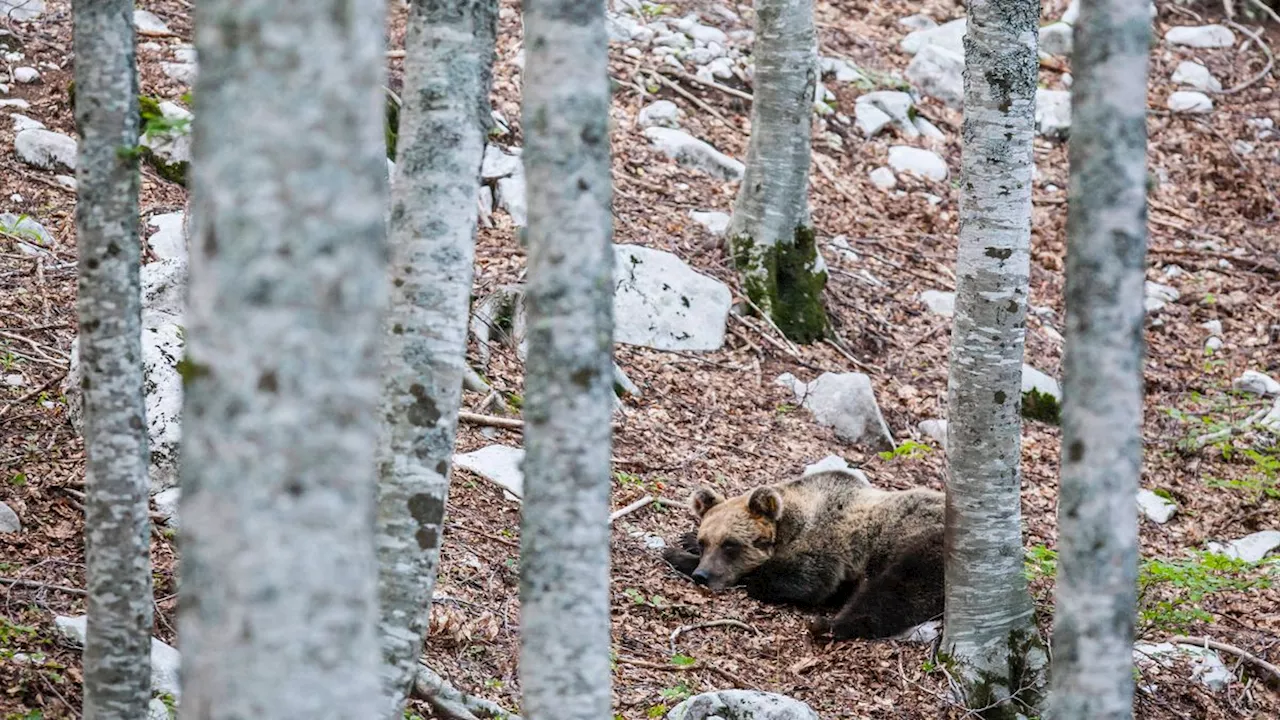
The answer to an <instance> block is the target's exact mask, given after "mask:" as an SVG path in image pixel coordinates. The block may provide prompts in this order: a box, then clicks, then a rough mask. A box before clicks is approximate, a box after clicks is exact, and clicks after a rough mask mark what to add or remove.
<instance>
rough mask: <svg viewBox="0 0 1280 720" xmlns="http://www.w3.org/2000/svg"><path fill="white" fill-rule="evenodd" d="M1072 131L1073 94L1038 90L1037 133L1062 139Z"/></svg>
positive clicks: (1064, 91) (1061, 91) (1062, 91)
mask: <svg viewBox="0 0 1280 720" xmlns="http://www.w3.org/2000/svg"><path fill="white" fill-rule="evenodd" d="M1070 130H1071V93H1070V92H1069V91H1067V90H1045V89H1037V90H1036V132H1038V133H1039V134H1041V135H1043V136H1045V137H1050V138H1058V139H1062V138H1065V137H1067V135H1068V134H1069V133H1070Z"/></svg>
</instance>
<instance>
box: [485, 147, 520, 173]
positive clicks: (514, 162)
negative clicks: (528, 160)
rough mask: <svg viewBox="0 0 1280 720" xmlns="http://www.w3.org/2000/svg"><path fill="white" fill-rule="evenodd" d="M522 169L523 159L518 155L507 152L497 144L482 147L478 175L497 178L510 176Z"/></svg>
mask: <svg viewBox="0 0 1280 720" xmlns="http://www.w3.org/2000/svg"><path fill="white" fill-rule="evenodd" d="M523 170H524V161H523V160H522V159H521V157H520V155H517V154H515V153H509V152H507V151H506V150H503V149H502V148H500V147H498V146H497V145H486V146H485V147H484V158H483V159H482V160H481V161H480V177H481V178H482V179H484V180H497V179H498V178H504V177H511V176H512V175H515V174H516V173H519V172H522V171H523Z"/></svg>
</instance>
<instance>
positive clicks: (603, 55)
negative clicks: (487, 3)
mask: <svg viewBox="0 0 1280 720" xmlns="http://www.w3.org/2000/svg"><path fill="white" fill-rule="evenodd" d="M604 21H605V18H604V1H603V0H591V1H590V2H581V0H537V1H536V2H530V3H528V4H527V5H526V6H525V48H526V49H527V50H526V52H527V61H526V62H527V65H526V69H525V89H524V107H523V110H522V117H523V118H524V132H525V137H526V147H525V154H524V159H525V171H526V173H527V175H528V187H529V226H528V239H529V281H528V287H527V291H526V296H525V297H526V302H527V307H528V313H529V319H528V330H527V335H526V337H527V338H528V342H529V351H528V363H527V374H526V376H525V404H524V420H525V423H526V424H525V431H524V438H525V450H526V456H525V462H524V467H525V496H524V509H523V512H522V515H521V547H520V550H521V552H520V560H521V571H520V620H521V622H520V627H521V648H520V683H521V691H522V695H523V703H522V712H523V713H524V716H525V717H526V718H529V719H530V720H551V719H552V718H557V719H564V720H600V719H601V718H609V717H611V715H610V695H611V693H610V668H609V485H610V483H609V469H610V468H609V462H610V456H611V455H610V445H611V441H612V438H611V434H610V433H611V430H610V420H611V415H612V408H613V365H612V361H611V356H612V341H613V337H612V336H613V263H614V260H613V248H612V244H611V234H612V223H613V220H612V215H611V213H610V193H611V189H610V178H609V76H608V71H607V64H608V49H607V44H606V42H607V41H606V35H605V24H604Z"/></svg>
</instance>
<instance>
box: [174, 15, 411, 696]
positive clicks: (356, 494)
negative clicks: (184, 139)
mask: <svg viewBox="0 0 1280 720" xmlns="http://www.w3.org/2000/svg"><path fill="white" fill-rule="evenodd" d="M383 11H384V8H383V5H382V4H381V3H366V2H360V1H359V0H338V2H336V3H331V4H329V5H327V6H326V7H325V8H324V11H323V12H317V11H316V7H315V4H314V3H311V2H304V1H303V0H204V1H202V2H200V3H199V4H198V5H197V7H196V23H195V24H196V27H198V28H200V31H199V32H198V33H197V35H196V41H197V49H198V51H199V55H200V75H199V77H198V79H197V82H196V89H195V93H194V95H195V98H196V102H197V104H198V105H199V107H198V109H197V112H196V118H197V122H196V126H195V135H194V138H193V141H194V148H193V149H194V156H195V159H194V161H193V162H192V170H193V171H194V188H193V193H194V194H193V200H192V210H193V214H194V218H193V223H192V230H193V231H194V233H195V236H194V237H193V239H192V241H191V246H192V251H193V257H192V267H191V280H190V290H189V293H190V298H189V310H188V320H187V322H188V325H187V358H186V360H185V361H184V364H183V368H184V372H183V375H184V378H185V380H186V393H185V397H186V407H185V409H184V410H185V412H184V422H185V427H184V428H183V453H182V456H183V457H182V459H183V462H182V470H181V471H182V485H183V494H182V509H181V517H182V522H183V528H182V531H183V534H184V538H183V539H184V544H183V551H184V555H183V563H182V571H183V582H182V592H183V598H184V602H183V604H182V605H181V607H180V613H179V620H180V630H181V637H182V651H183V658H182V661H183V664H182V669H183V685H184V691H185V692H184V696H183V707H184V708H186V709H187V710H186V711H187V712H190V713H191V714H192V717H197V718H200V719H201V720H242V719H243V718H251V717H252V718H332V719H334V720H338V719H339V718H341V719H343V720H345V719H347V718H374V717H378V715H379V689H378V668H379V653H378V641H377V635H376V626H377V569H376V568H377V565H376V552H375V543H374V516H375V501H376V487H375V469H374V468H375V461H376V447H377V443H378V413H377V408H378V398H379V394H380V393H379V389H380V388H379V385H380V379H379V375H380V373H379V361H380V358H381V352H380V342H379V341H380V338H381V333H380V330H381V328H382V321H383V319H384V318H383V309H384V304H385V299H386V274H385V273H386V255H387V246H386V225H385V222H386V221H385V209H386V187H387V165H386V156H385V150H384V146H383V134H382V115H383V93H382V89H381V86H382V77H383V70H382V68H383V63H384V59H383V56H384V41H383V33H384V26H383V22H384V12H383Z"/></svg>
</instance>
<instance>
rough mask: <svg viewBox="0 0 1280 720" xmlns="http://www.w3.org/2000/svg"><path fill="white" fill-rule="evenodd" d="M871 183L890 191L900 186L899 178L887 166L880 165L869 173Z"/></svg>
mask: <svg viewBox="0 0 1280 720" xmlns="http://www.w3.org/2000/svg"><path fill="white" fill-rule="evenodd" d="M869 176H870V177H871V184H872V185H875V186H876V187H878V188H880V189H881V190H884V191H885V192H888V191H890V190H892V189H894V188H896V187H897V186H898V178H897V176H895V175H894V174H893V171H892V170H890V169H889V168H887V167H878V168H876V169H875V170H872V171H871V172H870V173H869Z"/></svg>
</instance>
